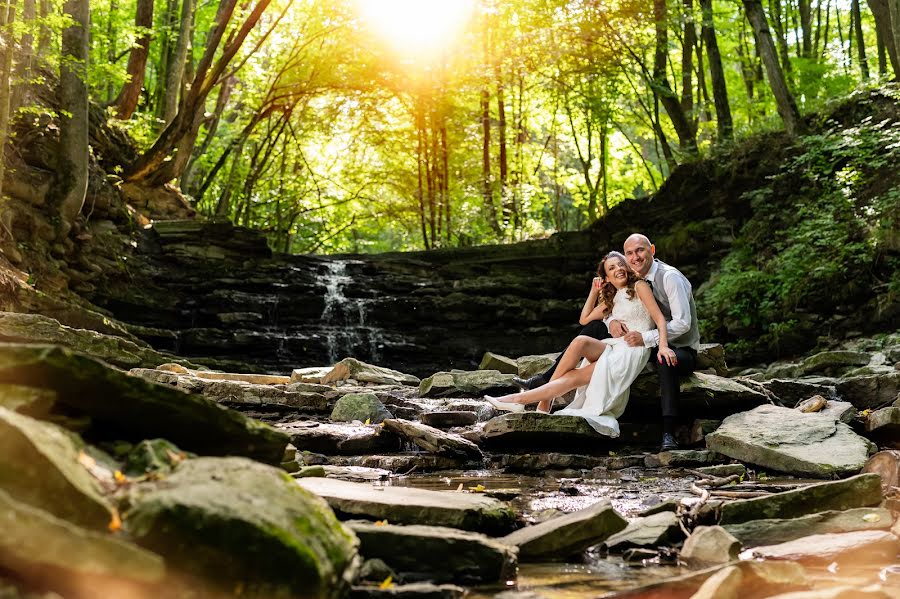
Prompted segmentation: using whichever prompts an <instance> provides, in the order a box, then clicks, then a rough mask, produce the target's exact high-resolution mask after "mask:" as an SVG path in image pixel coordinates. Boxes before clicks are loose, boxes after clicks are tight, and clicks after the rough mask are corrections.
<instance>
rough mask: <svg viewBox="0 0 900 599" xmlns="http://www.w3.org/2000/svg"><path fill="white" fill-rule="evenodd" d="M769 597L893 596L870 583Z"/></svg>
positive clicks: (852, 598)
mask: <svg viewBox="0 0 900 599" xmlns="http://www.w3.org/2000/svg"><path fill="white" fill-rule="evenodd" d="M769 599H894V596H893V595H891V594H889V593H888V592H886V591H885V590H882V589H881V588H880V587H879V585H872V586H868V587H864V588H859V586H837V587H831V588H827V589H816V590H814V591H795V592H793V593H782V594H781V595H772V596H771V597H770V598H769Z"/></svg>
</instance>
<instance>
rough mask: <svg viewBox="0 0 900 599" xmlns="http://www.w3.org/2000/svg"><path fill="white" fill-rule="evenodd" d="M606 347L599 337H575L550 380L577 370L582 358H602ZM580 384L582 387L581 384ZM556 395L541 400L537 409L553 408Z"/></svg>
mask: <svg viewBox="0 0 900 599" xmlns="http://www.w3.org/2000/svg"><path fill="white" fill-rule="evenodd" d="M605 349H606V343H603V342H602V341H600V340H599V339H594V338H593V337H588V336H586V335H579V336H578V337H575V339H573V340H572V343H570V344H569V347H567V348H566V351H565V353H563V357H562V358H561V359H560V361H559V365H558V366H557V367H556V371H555V372H554V373H553V376H552V377H551V378H550V381H551V382H552V381H554V380H557V379H559V378H560V377H562V376H564V375H565V374H566V373H568V372H571V371H573V370H577V369H578V364H579V363H580V362H581V360H582V358H585V359H587V361H588V362H596V361H597V360H599V359H600V356H601V355H603V351H604V350H605ZM591 372H593V367H592V368H591ZM588 381H590V377H588ZM548 384H549V383H548ZM585 384H587V382H585ZM545 386H546V385H545ZM578 386H579V387H580V386H581V385H578ZM539 388H540V387H539ZM563 393H565V391H563ZM554 397H557V396H556V395H551V396H550V397H549V398H547V399H545V400H541V402H540V404H539V405H538V407H537V409H538V410H541V411H542V412H549V411H550V408H551V403H550V402H551V401H553V398H554Z"/></svg>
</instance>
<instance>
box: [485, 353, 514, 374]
mask: <svg viewBox="0 0 900 599" xmlns="http://www.w3.org/2000/svg"><path fill="white" fill-rule="evenodd" d="M478 370H497V371H499V372H501V373H503V374H519V366H518V364H516V361H515V360H513V359H512V358H507V357H506V356H501V355H500V354H495V353H493V352H485V353H484V356H483V357H482V358H481V363H480V364H479V365H478Z"/></svg>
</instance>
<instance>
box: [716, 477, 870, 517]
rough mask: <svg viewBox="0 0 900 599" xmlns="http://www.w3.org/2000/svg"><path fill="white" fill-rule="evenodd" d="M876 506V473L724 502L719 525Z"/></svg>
mask: <svg viewBox="0 0 900 599" xmlns="http://www.w3.org/2000/svg"><path fill="white" fill-rule="evenodd" d="M879 503H881V478H880V477H879V476H878V475H877V474H860V475H857V476H853V477H851V478H848V479H845V480H836V481H832V482H825V483H817V484H813V485H809V486H806V487H801V488H799V489H794V490H792V491H785V492H783V493H775V494H773V495H768V496H765V497H754V498H753V499H740V500H737V501H732V502H730V503H726V504H724V505H723V506H722V517H721V519H720V520H719V524H721V525H722V526H725V525H727V524H739V523H742V522H747V521H749V520H762V519H771V518H796V517H798V516H805V515H807V514H812V513H815V512H819V511H823V510H824V511H829V510H847V509H851V508H858V507H869V506H873V505H878V504H879Z"/></svg>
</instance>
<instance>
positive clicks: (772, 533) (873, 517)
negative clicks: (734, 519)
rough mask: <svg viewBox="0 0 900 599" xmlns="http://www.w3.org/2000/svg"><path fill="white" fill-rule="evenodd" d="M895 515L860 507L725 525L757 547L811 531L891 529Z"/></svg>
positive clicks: (745, 541) (781, 541)
mask: <svg viewBox="0 0 900 599" xmlns="http://www.w3.org/2000/svg"><path fill="white" fill-rule="evenodd" d="M892 519H893V517H892V516H891V513H890V512H889V511H888V510H886V509H884V508H878V507H872V508H856V509H850V510H844V511H828V512H820V513H817V514H809V515H807V516H799V517H797V518H773V519H769V520H750V521H748V522H743V523H741V524H728V525H725V530H727V531H728V532H729V533H731V534H732V535H734V536H735V537H736V538H737V539H738V540H740V541H741V543H743V544H744V546H746V547H755V546H757V545H774V544H776V543H784V542H786V541H793V540H794V539H799V538H801V537H805V536H808V535H811V534H825V533H836V532H853V531H856V530H883V529H888V528H890V527H891V522H892Z"/></svg>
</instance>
